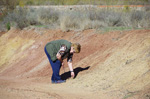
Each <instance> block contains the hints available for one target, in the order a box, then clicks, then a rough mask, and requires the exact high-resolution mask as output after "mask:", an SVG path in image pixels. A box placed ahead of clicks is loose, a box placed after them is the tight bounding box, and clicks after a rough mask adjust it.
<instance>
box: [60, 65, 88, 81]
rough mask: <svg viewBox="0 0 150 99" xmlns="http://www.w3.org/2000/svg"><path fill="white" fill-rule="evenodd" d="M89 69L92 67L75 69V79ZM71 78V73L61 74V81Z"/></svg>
mask: <svg viewBox="0 0 150 99" xmlns="http://www.w3.org/2000/svg"><path fill="white" fill-rule="evenodd" d="M89 68H90V66H87V67H85V68H81V67H77V68H75V69H74V73H75V77H74V78H76V77H77V75H78V73H79V72H81V71H84V70H88V69H89ZM70 77H71V74H70V71H68V72H65V73H63V74H61V79H63V80H66V79H68V78H70Z"/></svg>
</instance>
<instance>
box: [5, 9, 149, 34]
mask: <svg viewBox="0 0 150 99" xmlns="http://www.w3.org/2000/svg"><path fill="white" fill-rule="evenodd" d="M3 22H4V23H5V24H8V23H11V25H12V26H13V24H14V23H15V24H17V26H18V27H19V28H21V29H23V28H25V27H28V26H31V25H32V26H39V25H40V26H46V27H48V28H53V29H56V28H60V29H61V30H63V31H69V30H85V29H99V28H108V27H127V28H128V27H130V28H131V27H132V28H149V27H150V23H149V22H150V10H147V9H145V10H128V9H122V10H119V11H118V10H117V11H116V10H114V9H97V8H92V9H83V10H81V9H73V10H68V9H67V10H65V9H64V10H56V9H54V8H37V9H34V8H31V9H24V8H19V9H16V10H14V11H13V12H10V13H9V14H8V15H7V16H6V17H5V18H4V21H3ZM12 23H13V24H12ZM12 26H11V27H12Z"/></svg>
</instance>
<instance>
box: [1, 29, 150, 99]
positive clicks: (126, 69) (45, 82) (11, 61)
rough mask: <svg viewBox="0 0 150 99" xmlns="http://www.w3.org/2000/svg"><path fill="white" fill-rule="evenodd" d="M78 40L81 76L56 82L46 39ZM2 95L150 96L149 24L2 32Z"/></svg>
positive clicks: (61, 98) (72, 98)
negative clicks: (102, 30)
mask: <svg viewBox="0 0 150 99" xmlns="http://www.w3.org/2000/svg"><path fill="white" fill-rule="evenodd" d="M57 39H66V40H69V41H71V42H79V43H80V44H81V46H82V50H81V53H79V54H75V55H74V57H73V66H74V70H75V72H76V78H75V79H71V78H69V72H68V71H69V69H68V67H67V63H66V60H64V61H65V73H64V69H63V68H61V71H60V74H62V77H63V76H64V77H65V78H66V79H67V81H66V83H63V84H51V80H50V79H51V74H52V70H51V67H50V64H49V62H48V59H47V57H46V55H45V53H44V46H45V44H46V43H47V42H49V41H52V40H57ZM0 60H1V63H0V98H1V99H27V98H28V99H51V98H52V99H91V98H93V99H148V98H150V93H149V92H150V79H149V77H150V30H130V31H114V32H109V33H105V34H101V33H100V31H96V30H92V29H91V30H85V31H82V32H75V31H70V32H62V31H61V30H36V29H35V30H10V31H8V32H7V33H5V34H3V35H2V36H1V37H0Z"/></svg>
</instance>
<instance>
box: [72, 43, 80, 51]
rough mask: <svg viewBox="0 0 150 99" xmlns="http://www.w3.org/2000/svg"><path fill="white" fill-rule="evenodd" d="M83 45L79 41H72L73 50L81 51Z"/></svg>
mask: <svg viewBox="0 0 150 99" xmlns="http://www.w3.org/2000/svg"><path fill="white" fill-rule="evenodd" d="M80 50H81V45H80V44H79V43H72V44H71V52H74V53H80Z"/></svg>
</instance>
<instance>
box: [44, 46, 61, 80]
mask: <svg viewBox="0 0 150 99" xmlns="http://www.w3.org/2000/svg"><path fill="white" fill-rule="evenodd" d="M44 50H45V53H46V55H47V57H48V60H49V62H50V64H51V67H52V70H53V74H52V77H51V80H52V81H57V80H61V77H60V75H59V71H60V68H61V61H59V60H56V61H54V62H53V61H52V60H51V57H50V55H49V54H48V52H47V50H46V47H45V48H44Z"/></svg>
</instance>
